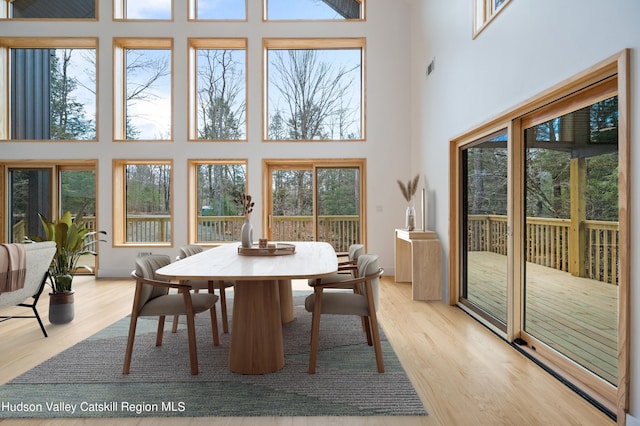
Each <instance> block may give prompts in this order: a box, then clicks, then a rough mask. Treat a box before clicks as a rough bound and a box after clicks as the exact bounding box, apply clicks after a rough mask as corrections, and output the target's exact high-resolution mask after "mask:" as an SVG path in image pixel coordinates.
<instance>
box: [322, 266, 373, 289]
mask: <svg viewBox="0 0 640 426" xmlns="http://www.w3.org/2000/svg"><path fill="white" fill-rule="evenodd" d="M382 274H384V269H382V268H378V270H377V271H376V272H375V273H373V274H370V275H367V276H365V277H358V278H354V279H352V280H345V281H339V282H335V283H323V282H322V279H320V278H318V279H316V281H315V282H314V283H309V285H310V286H311V287H313V288H332V287H345V286H348V285H354V286H355V285H357V284H361V283H363V282H365V281H369V280H372V279H375V278H380V277H381V276H382Z"/></svg>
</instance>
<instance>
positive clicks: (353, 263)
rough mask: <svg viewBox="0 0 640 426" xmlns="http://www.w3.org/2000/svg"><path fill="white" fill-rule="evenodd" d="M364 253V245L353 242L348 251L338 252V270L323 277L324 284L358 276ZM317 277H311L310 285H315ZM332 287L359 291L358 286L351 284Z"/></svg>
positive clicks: (348, 279)
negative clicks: (359, 260)
mask: <svg viewBox="0 0 640 426" xmlns="http://www.w3.org/2000/svg"><path fill="white" fill-rule="evenodd" d="M363 254H364V245H362V244H351V245H350V246H349V251H348V252H341V253H336V255H337V257H338V271H337V272H335V273H333V274H331V275H328V276H326V277H323V278H322V283H323V284H328V283H337V282H341V281H350V280H351V279H352V278H354V277H357V276H358V258H359V257H360V256H361V255H363ZM315 282H316V279H310V280H309V285H311V286H312V285H315ZM332 288H353V289H354V291H355V292H357V291H358V289H357V286H355V285H353V284H351V285H346V286H336V287H332Z"/></svg>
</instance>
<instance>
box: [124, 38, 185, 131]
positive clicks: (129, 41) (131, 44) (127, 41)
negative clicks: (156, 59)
mask: <svg viewBox="0 0 640 426" xmlns="http://www.w3.org/2000/svg"><path fill="white" fill-rule="evenodd" d="M127 49H131V50H169V52H170V55H171V58H170V72H171V87H170V94H171V99H170V104H171V108H170V113H171V119H170V127H169V129H170V134H169V138H168V139H127V129H126V121H127V105H126V103H127V99H126V98H127V94H126V93H127V73H126V51H127ZM174 71H175V69H174V49H173V38H169V37H164V38H161V37H157V38H147V37H122V38H121V37H114V38H113V112H112V113H113V140H114V142H149V141H153V142H173V140H174V114H173V102H174V96H173V91H174V84H175V83H174Z"/></svg>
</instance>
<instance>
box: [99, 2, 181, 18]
mask: <svg viewBox="0 0 640 426" xmlns="http://www.w3.org/2000/svg"><path fill="white" fill-rule="evenodd" d="M127 1H135V0H113V3H112V6H111V8H112V16H113V20H114V21H133V22H173V20H174V17H175V7H176V5H175V1H174V0H171V17H170V18H165V19H151V18H127V16H126V14H127Z"/></svg>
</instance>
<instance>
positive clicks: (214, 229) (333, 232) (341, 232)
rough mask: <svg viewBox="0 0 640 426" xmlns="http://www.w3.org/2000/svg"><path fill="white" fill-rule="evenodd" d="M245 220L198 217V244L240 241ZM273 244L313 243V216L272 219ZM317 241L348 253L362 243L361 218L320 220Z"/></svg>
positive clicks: (319, 218)
mask: <svg viewBox="0 0 640 426" xmlns="http://www.w3.org/2000/svg"><path fill="white" fill-rule="evenodd" d="M242 220H243V218H242V216H198V227H197V240H198V241H200V242H204V241H239V240H240V230H241V228H242ZM271 226H272V235H273V236H272V239H273V240H274V241H311V240H313V216H273V218H272V222H271ZM318 239H319V240H320V241H327V242H328V243H330V244H331V245H332V246H333V247H334V248H335V249H336V251H346V250H348V249H349V245H351V244H354V243H357V242H359V241H360V220H359V216H351V215H341V216H319V217H318Z"/></svg>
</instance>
